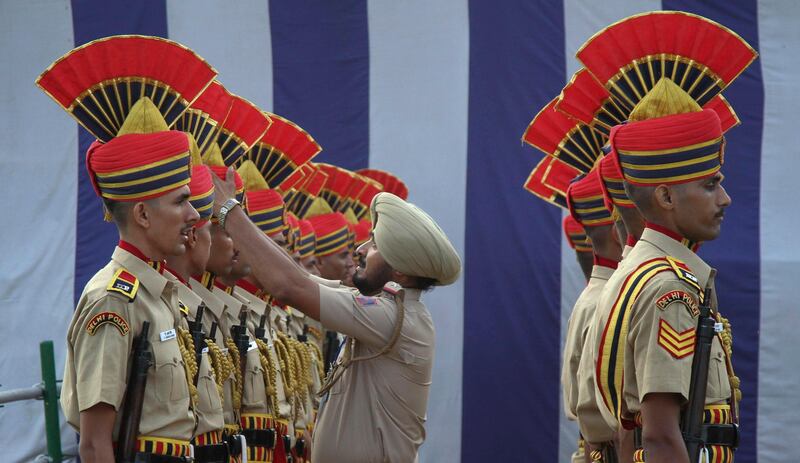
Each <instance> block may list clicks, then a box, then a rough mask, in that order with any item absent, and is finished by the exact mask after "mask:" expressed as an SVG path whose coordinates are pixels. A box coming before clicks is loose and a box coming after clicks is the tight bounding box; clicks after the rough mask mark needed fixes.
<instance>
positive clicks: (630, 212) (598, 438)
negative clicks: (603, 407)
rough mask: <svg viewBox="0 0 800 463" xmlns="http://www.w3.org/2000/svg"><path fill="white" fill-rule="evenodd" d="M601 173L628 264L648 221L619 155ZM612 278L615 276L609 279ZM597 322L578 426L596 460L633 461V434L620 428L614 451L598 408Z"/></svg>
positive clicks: (582, 366)
mask: <svg viewBox="0 0 800 463" xmlns="http://www.w3.org/2000/svg"><path fill="white" fill-rule="evenodd" d="M597 169H598V172H599V173H600V178H601V180H602V182H601V185H602V190H603V198H604V201H605V206H606V208H607V209H609V210H611V211H612V216H617V217H618V218H619V220H618V221H617V231H619V230H620V227H619V223H620V222H622V225H623V229H624V231H625V236H626V238H627V240H626V244H625V247H624V248H623V250H622V258H623V261H624V259H625V257H626V256H627V255H628V254H629V253H630V251H631V249H632V248H633V246H634V245H635V244H636V241H638V239H639V237H640V236H641V233H642V229H643V228H644V219H643V218H642V216H641V214H639V212H638V210H637V209H636V207H635V206H634V204H633V202H632V201H631V200H630V199H629V198H628V196H627V194H626V193H625V190H624V186H623V183H622V182H623V178H622V171H621V170H620V168H619V163H618V162H617V161H616V153H614V154H608V155H606V156H604V157H603V158H602V159H601V160H600V162H599V163H598V164H597ZM612 276H613V273H612V275H610V276H609V278H611V277H612ZM607 280H608V279H606V281H607ZM599 296H600V293H599V292H598V294H596V295H595V299H597V298H599ZM595 303H596V301H595ZM595 318H596V316H595V314H593V315H592V317H590V318H589V319H588V320H587V333H586V341H585V342H584V343H583V348H582V350H581V354H580V361H579V365H578V370H577V377H576V379H577V390H578V397H577V409H576V414H577V415H578V424H579V425H580V429H581V434H582V435H583V436H584V438H585V439H587V440H588V446H589V447H590V449H592V450H597V451H598V452H597V453H595V454H594V457H597V456H602V454H603V452H613V453H615V454H616V458H617V461H631V460H632V459H633V450H634V449H633V434H632V433H631V432H630V431H629V430H627V429H625V428H623V427H616V433H615V439H614V442H613V448H611V447H612V443H611V442H610V439H609V438H608V436H609V433H608V431H607V430H611V431H613V430H614V429H615V424H614V423H611V424H610V425H609V424H607V423H606V422H605V421H604V420H603V416H602V414H601V412H600V409H599V408H598V404H597V394H596V393H595V377H594V374H595V364H594V358H595V344H594V341H593V340H594V339H595V338H596V334H595V332H596V329H595V327H596V324H595V323H594V319H595ZM604 430H605V431H604ZM589 453H591V451H590V452H589Z"/></svg>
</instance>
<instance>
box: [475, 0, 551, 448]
mask: <svg viewBox="0 0 800 463" xmlns="http://www.w3.org/2000/svg"><path fill="white" fill-rule="evenodd" d="M469 7H470V12H469V18H470V56H469V66H470V74H469V79H470V82H469V108H471V111H470V115H469V138H468V144H467V146H468V152H467V165H468V169H467V205H468V206H467V211H466V235H465V242H466V245H465V261H466V262H467V263H468V264H467V265H466V266H465V274H464V288H465V289H464V304H465V307H464V383H463V419H462V435H461V455H462V461H466V462H477V461H542V462H544V461H556V460H557V458H558V448H557V444H556V443H557V442H558V422H559V421H558V420H559V418H558V416H559V401H558V399H557V398H558V396H559V363H560V353H559V346H560V339H559V338H560V330H559V323H560V322H559V320H560V318H561V307H560V294H561V290H560V285H561V245H560V243H561V213H560V211H559V210H558V209H557V208H555V207H553V206H551V205H549V204H547V203H545V202H544V201H532V200H531V198H530V193H528V192H526V191H525V190H524V189H523V188H522V185H523V184H524V183H525V180H526V178H527V174H528V173H529V172H530V171H531V170H532V169H533V168H534V166H535V165H536V163H537V162H538V161H539V160H540V159H541V153H539V152H538V151H537V150H534V149H532V148H530V147H523V146H521V144H520V142H519V139H520V136H521V134H522V133H523V132H524V131H525V128H526V127H527V125H528V123H529V122H530V120H531V118H532V117H533V116H534V115H535V114H536V111H537V110H538V108H542V107H544V106H545V105H546V104H547V103H548V102H549V101H550V100H551V99H553V97H555V96H556V95H558V94H559V92H560V90H561V88H562V87H563V85H564V83H565V81H566V75H565V71H564V63H565V60H566V57H565V55H564V13H563V5H562V4H561V3H560V2H549V1H544V0H540V1H525V0H512V1H507V2H486V1H480V0H472V1H470V2H469ZM532 231H535V233H532ZM498 243H513V245H509V246H498ZM495 340H497V342H494V341H495Z"/></svg>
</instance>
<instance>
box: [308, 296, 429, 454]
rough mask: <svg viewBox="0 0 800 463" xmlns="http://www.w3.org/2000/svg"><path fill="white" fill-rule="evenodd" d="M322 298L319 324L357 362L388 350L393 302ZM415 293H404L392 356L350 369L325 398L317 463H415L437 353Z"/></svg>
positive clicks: (317, 433) (394, 309)
mask: <svg viewBox="0 0 800 463" xmlns="http://www.w3.org/2000/svg"><path fill="white" fill-rule="evenodd" d="M319 292H320V318H321V320H320V321H321V322H322V324H323V325H324V326H325V327H326V328H330V329H332V330H336V331H338V332H340V333H343V334H345V335H346V336H348V337H349V338H353V339H355V340H356V344H355V349H354V351H353V356H354V357H361V356H365V355H370V354H373V353H376V352H379V351H380V350H382V349H383V348H384V347H385V346H386V345H387V343H388V342H389V338H390V337H391V335H392V332H393V330H394V326H395V323H396V321H397V306H396V303H395V300H394V299H393V298H392V297H391V296H388V295H381V296H380V297H367V296H361V295H358V293H357V292H354V291H353V290H352V289H351V288H347V287H341V288H338V289H334V288H331V287H329V286H326V285H324V284H320V285H319ZM420 293H421V292H420V291H419V290H416V289H406V290H405V302H404V307H405V320H404V322H403V327H402V331H401V335H400V338H399V340H398V341H397V343H396V344H395V346H394V347H393V348H392V349H391V351H389V353H387V354H384V355H382V356H380V357H378V358H375V359H372V360H366V361H362V362H356V363H354V364H352V365H351V366H350V368H348V369H347V370H345V372H344V374H343V375H342V377H341V379H340V380H339V381H338V382H337V383H336V384H335V385H334V386H333V388H332V389H331V390H330V391H329V394H328V395H327V397H325V398H323V399H322V401H321V404H320V410H319V415H318V417H317V424H316V427H315V432H314V446H313V452H312V455H314V461H315V462H317V463H327V462H342V461H348V462H411V461H414V460H415V458H416V456H417V451H418V449H419V446H420V445H422V443H423V441H424V440H425V426H424V424H425V419H426V409H427V405H428V393H429V391H430V384H431V369H432V366H433V355H434V347H435V331H434V327H433V320H432V319H431V315H430V313H429V312H428V309H427V308H426V307H425V305H424V304H422V302H420V300H419V299H420ZM343 351H344V349H343ZM340 359H341V355H340Z"/></svg>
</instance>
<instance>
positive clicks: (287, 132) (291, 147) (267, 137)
mask: <svg viewBox="0 0 800 463" xmlns="http://www.w3.org/2000/svg"><path fill="white" fill-rule="evenodd" d="M267 114H268V116H269V118H270V119H271V120H272V125H270V127H269V130H267V133H266V134H264V136H263V137H261V140H259V141H258V142H257V143H256V144H255V146H253V148H252V149H251V150H250V152H249V153H248V156H250V159H252V160H253V162H254V163H255V165H256V167H258V170H259V171H260V172H261V174H262V175H263V176H264V179H265V180H266V181H267V183H268V184H269V186H270V188H276V187H278V186H279V185H280V184H281V183H282V182H283V181H284V180H285V179H286V178H287V177H289V176H290V175H291V174H292V172H294V171H296V170H297V168H298V167H299V166H301V165H303V164H305V163H306V162H308V161H310V160H311V159H313V158H314V156H316V155H317V154H319V152H320V151H322V147H321V146H319V143H317V142H316V141H315V140H314V138H312V137H311V135H310V134H309V133H308V132H306V131H305V130H303V129H302V128H301V127H300V126H298V125H297V124H295V123H294V122H292V121H290V120H288V119H285V118H283V117H281V116H278V115H275V114H272V113H267Z"/></svg>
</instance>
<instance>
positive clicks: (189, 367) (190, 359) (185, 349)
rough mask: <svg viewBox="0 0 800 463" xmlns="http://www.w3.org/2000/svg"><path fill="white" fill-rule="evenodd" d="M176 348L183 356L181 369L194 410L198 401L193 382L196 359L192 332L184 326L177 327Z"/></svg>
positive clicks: (195, 372)
mask: <svg viewBox="0 0 800 463" xmlns="http://www.w3.org/2000/svg"><path fill="white" fill-rule="evenodd" d="M178 348H179V349H180V351H181V357H183V363H184V365H185V368H184V369H183V371H184V372H185V373H186V385H187V386H188V387H189V399H190V401H189V403H190V406H191V408H192V410H194V408H195V406H196V405H197V403H198V401H199V395H198V392H197V386H195V384H194V377H195V376H197V370H198V365H197V360H196V359H195V357H194V340H193V339H192V334H191V333H189V330H187V329H186V328H181V327H178Z"/></svg>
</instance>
